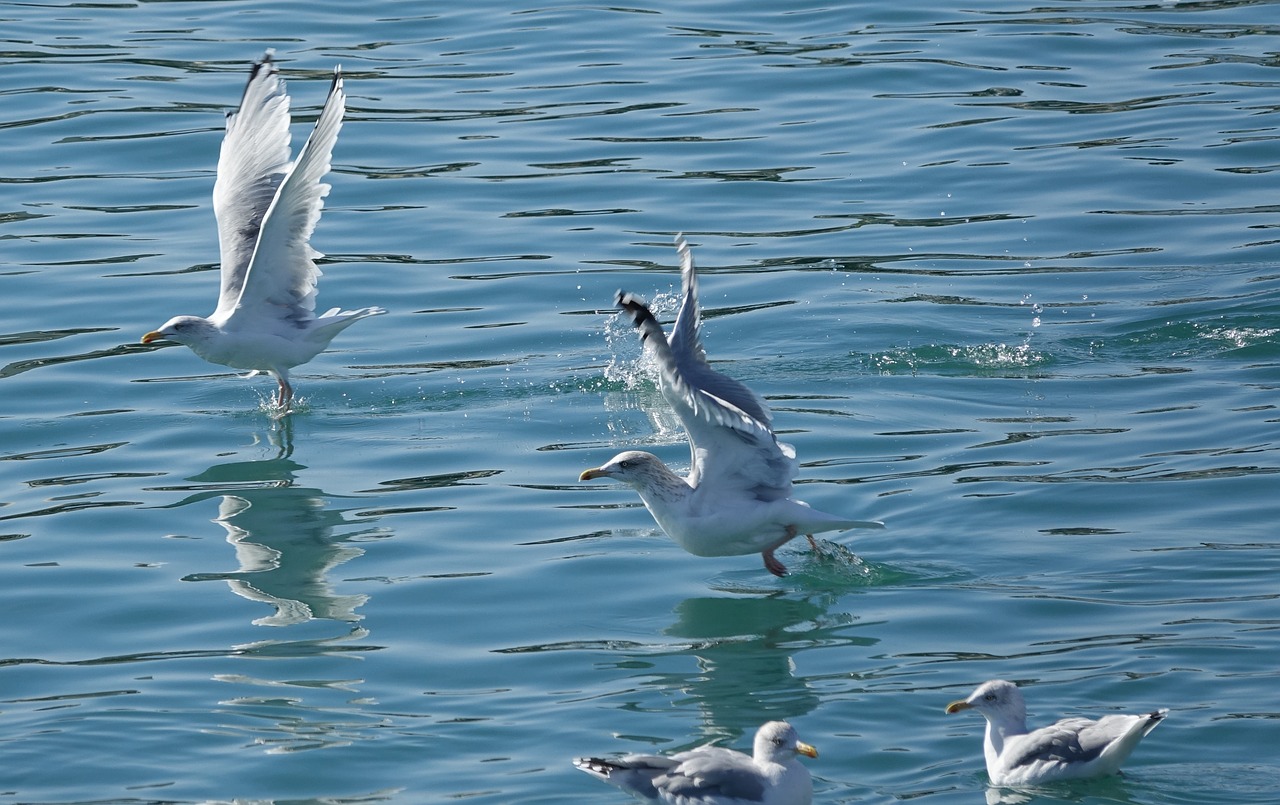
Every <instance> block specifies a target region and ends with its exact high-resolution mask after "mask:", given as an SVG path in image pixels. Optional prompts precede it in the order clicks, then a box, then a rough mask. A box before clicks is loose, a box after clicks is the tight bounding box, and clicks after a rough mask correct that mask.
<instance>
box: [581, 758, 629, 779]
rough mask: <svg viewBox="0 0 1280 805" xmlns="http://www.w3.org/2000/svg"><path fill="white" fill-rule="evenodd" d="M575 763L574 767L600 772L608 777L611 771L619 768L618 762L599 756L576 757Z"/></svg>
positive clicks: (595, 772)
mask: <svg viewBox="0 0 1280 805" xmlns="http://www.w3.org/2000/svg"><path fill="white" fill-rule="evenodd" d="M573 765H574V768H577V769H581V770H583V771H585V772H590V773H593V774H598V775H600V776H601V777H608V776H609V775H610V774H611V773H613V772H615V771H617V770H618V766H617V764H615V763H611V762H609V761H607V760H605V759H604V758H599V757H576V758H574V759H573Z"/></svg>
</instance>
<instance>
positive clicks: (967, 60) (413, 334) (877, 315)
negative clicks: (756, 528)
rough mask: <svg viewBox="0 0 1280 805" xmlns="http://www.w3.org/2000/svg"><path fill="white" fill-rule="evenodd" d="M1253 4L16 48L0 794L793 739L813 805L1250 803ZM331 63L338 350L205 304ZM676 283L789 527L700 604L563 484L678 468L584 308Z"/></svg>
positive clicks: (1265, 91)
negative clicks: (985, 696) (242, 170)
mask: <svg viewBox="0 0 1280 805" xmlns="http://www.w3.org/2000/svg"><path fill="white" fill-rule="evenodd" d="M1278 12H1280V4H1278V3H1267V2H1252V3H1236V2H1229V1H1228V0H1219V1H1218V2H1212V1H1210V2H1195V3H1190V2H1152V3H1141V4H1131V5H1126V4H1124V3H1105V2H1063V3H1059V4H1056V5H1048V6H1045V5H1018V4H1013V3H1007V2H986V3H978V4H976V5H973V4H970V5H968V6H965V7H964V8H959V9H958V8H955V7H954V4H945V3H899V4H868V3H846V4H829V5H821V4H813V5H811V4H806V3H772V4H763V3H761V4H743V3H729V2H721V3H712V2H707V3H698V2H695V3H676V2H670V1H669V0H655V1H654V2H649V3H646V4H643V5H635V6H616V7H611V6H598V5H561V6H538V5H529V4H519V3H507V4H498V3H475V4H462V5H458V4H448V5H446V4H435V3H416V4H411V3H405V2H400V3H396V2H388V1H387V0H373V2H366V3H360V4H356V5H352V4H350V3H335V2H330V0H310V1H309V2H306V3H296V2H294V3H283V2H281V3H261V2H253V1H252V0H240V1H238V2H230V1H224V2H163V3H159V2H152V3H133V2H113V3H95V4H76V3H66V4H56V3H40V2H35V3H22V4H18V3H6V4H3V5H0V26H2V28H0V31H3V32H2V33H0V39H2V40H3V44H4V47H3V52H0V68H2V69H0V96H2V97H3V100H4V105H3V111H2V113H0V114H2V117H0V156H2V157H3V163H2V164H3V166H4V167H3V168H2V169H0V185H2V187H0V201H2V205H0V247H2V248H0V299H2V300H3V310H4V314H3V323H2V324H0V436H2V441H0V606H2V607H3V612H4V613H5V617H4V618H3V619H0V651H2V652H3V654H2V656H3V658H4V659H3V660H0V801H3V802H15V803H17V802H22V803H90V802H93V803H105V802H111V803H144V802H146V803H151V802H166V803H210V802H217V803H230V802H236V803H276V804H277V805H283V803H291V804H292V803H339V802H342V803H355V802H394V803H420V802H444V801H455V800H464V801H469V802H482V803H567V802H583V803H585V802H624V801H626V799H625V797H624V796H623V795H621V794H619V793H618V792H616V791H614V790H612V789H610V788H608V787H606V786H603V785H601V784H600V783H598V782H596V781H593V780H591V779H590V778H588V777H587V776H586V775H583V774H581V773H579V772H577V771H575V770H574V769H573V768H572V767H571V766H570V765H569V760H570V758H572V757H573V756H575V755H580V754H611V753H619V752H626V751H638V750H656V751H675V750H678V749H681V748H686V747H689V746H693V745H696V744H698V743H702V742H704V741H707V740H719V741H721V742H723V743H725V744H727V745H731V746H735V747H738V748H745V747H747V746H748V745H749V742H750V736H751V734H752V732H753V731H754V729H755V727H756V726H757V725H758V724H760V723H761V722H763V721H765V720H768V719H772V718H787V719H789V720H791V721H792V722H793V723H794V724H795V725H796V727H797V729H798V730H799V732H800V735H801V737H802V738H803V739H804V740H806V741H808V742H810V743H812V744H814V745H816V746H817V747H818V749H819V750H820V752H821V756H820V757H819V758H817V759H816V760H813V761H807V765H808V766H809V768H810V769H811V770H812V772H813V774H814V778H815V790H816V796H815V801H819V802H825V803H847V802H894V801H900V800H908V799H910V800H914V801H923V802H928V803H951V802H957V803H982V802H986V801H988V800H989V799H994V800H1002V801H1010V802H1022V801H1026V802H1049V801H1056V800H1066V801H1071V802H1080V803H1141V804H1143V805H1147V804H1150V805H1156V804H1157V803H1161V804H1164V803H1188V804H1194V805H1214V804H1215V803H1229V804H1230V805H1238V804H1239V803H1246V804H1247V803H1272V802H1274V801H1276V798H1277V791H1278V790H1280V787H1278V785H1277V783H1276V780H1277V777H1278V774H1280V764H1278V763H1277V762H1276V760H1275V758H1274V751H1273V750H1272V749H1271V748H1270V747H1273V746H1274V744H1275V726H1274V725H1275V724H1276V723H1277V722H1276V719H1277V718H1280V704H1277V697H1276V691H1277V689H1278V688H1277V685H1278V684H1280V671H1277V657H1278V656H1280V653H1278V652H1280V613H1278V611H1277V610H1276V609H1275V608H1274V607H1276V599H1277V592H1276V578H1277V573H1278V571H1280V559H1278V558H1277V553H1278V550H1280V535H1278V534H1277V527H1276V523H1277V521H1278V520H1280V500H1278V496H1277V482H1278V481H1280V479H1277V477H1276V476H1277V473H1278V472H1280V456H1278V455H1277V447H1278V445H1280V409H1278V408H1277V389H1278V388H1280V268H1278V266H1280V203H1277V198H1280V196H1278V195H1277V191H1280V185H1277V181H1276V177H1277V175H1280V174H1278V172H1277V171H1278V169H1280V157H1277V154H1278V153H1280V151H1278V150H1277V148H1278V146H1280V105H1278V104H1277V102H1276V97H1277V89H1278V88H1280V62H1278V61H1277V57H1276V42H1277V41H1280V40H1277V38H1276V37H1277V34H1280V16H1278ZM267 47H274V48H275V49H276V51H277V58H278V60H279V61H280V63H281V64H282V66H283V69H284V71H285V74H286V76H287V78H288V79H289V82H290V84H289V86H290V90H291V92H292V95H293V98H294V109H295V115H296V118H295V119H296V120H297V124H296V126H295V129H294V140H295V145H296V144H298V143H300V142H301V140H302V137H304V136H305V133H306V129H307V127H308V126H309V124H310V122H311V121H312V120H313V119H314V115H315V114H316V112H317V111H318V108H319V105H320V104H321V103H322V101H323V98H324V93H325V90H326V88H327V85H328V81H329V76H330V74H331V71H332V69H333V66H334V65H335V64H336V63H341V64H342V67H343V70H344V72H345V74H346V76H347V83H346V86H347V91H348V93H349V102H348V109H349V111H348V118H347V124H346V125H345V127H344V128H343V131H342V134H341V137H340V139H339V142H338V146H337V149H336V151H335V154H334V171H333V173H332V174H331V175H330V181H331V183H332V185H333V192H332V194H331V195H330V197H329V199H328V201H327V204H326V208H325V212H324V217H323V219H322V220H321V222H320V225H319V227H318V229H317V231H316V234H315V237H314V240H313V243H314V245H315V246H316V248H318V249H320V250H321V251H323V252H325V253H326V254H327V255H328V257H327V258H326V260H325V261H324V264H323V268H324V271H325V276H324V278H323V280H322V282H321V285H320V297H319V303H320V304H321V305H322V306H324V307H325V308H327V307H330V306H334V305H341V306H344V307H347V308H353V307H360V306H367V305H382V306H384V307H386V308H388V309H389V310H390V311H391V312H390V314H389V315H387V316H380V317H377V318H375V319H370V320H368V321H364V322H361V323H359V324H358V325H356V326H354V327H352V328H351V329H349V330H347V331H346V332H344V333H343V334H342V335H341V336H340V337H339V338H338V340H337V341H335V343H334V348H333V349H331V350H330V351H329V352H326V353H324V354H323V355H321V356H320V357H318V358H317V359H316V360H315V361H313V362H312V363H310V364H308V365H306V366H304V367H300V368H299V370H298V371H297V372H296V373H295V379H296V383H295V385H296V387H297V389H298V393H299V395H300V396H301V398H302V401H301V404H300V406H299V408H298V410H297V411H296V412H295V413H294V414H292V415H291V416H289V417H287V418H285V419H279V418H277V417H273V416H272V414H271V412H270V410H269V406H268V405H267V401H268V399H269V398H270V395H271V394H272V393H273V391H274V386H273V384H272V383H271V382H270V380H268V379H264V378H258V379H252V380H243V379H240V378H237V377H235V376H234V375H232V374H230V373H228V372H227V371H226V370H224V369H222V368H220V367H216V366H212V365H209V364H205V363H203V362H201V361H200V360H199V359H198V358H196V357H195V356H194V355H193V354H191V353H190V352H189V351H188V350H186V349H184V348H166V349H158V350H153V349H151V348H148V347H142V346H140V345H139V344H138V343H137V340H138V337H139V336H140V335H141V334H142V333H144V332H146V331H147V330H150V329H153V328H154V327H156V326H157V325H159V324H161V323H163V322H164V321H165V320H166V319H168V318H169V317H170V316H172V315H174V314H177V313H194V314H201V315H204V314H207V313H209V312H210V311H212V309H213V307H214V297H215V295H216V287H217V277H216V273H215V272H216V263H217V244H216V236H215V230H214V224H213V215H212V210H211V206H210V201H209V196H210V192H211V190H212V186H213V180H214V173H213V170H214V166H215V164H216V159H217V153H218V146H219V143H220V140H221V128H222V116H223V114H224V113H225V112H226V111H228V110H230V109H231V108H233V107H234V105H235V104H236V103H237V102H238V100H239V97H240V91H241V88H242V86H243V82H244V78H245V76H246V71H247V68H248V65H249V64H250V63H251V62H252V61H253V60H254V59H255V58H257V57H258V56H260V55H261V53H262V51H263V50H264V49H266V48H267ZM679 231H683V232H686V233H688V236H689V239H690V241H691V242H692V243H693V246H694V250H695V255H696V256H697V258H698V260H699V263H700V265H701V267H702V294H703V304H704V306H705V308H706V314H707V317H706V319H707V320H706V327H705V340H706V344H707V348H708V350H709V353H710V355H711V357H712V358H713V359H714V360H715V361H716V362H717V366H718V367H719V368H720V369H722V370H723V371H725V372H727V373H729V374H731V375H732V376H734V377H736V378H738V379H740V380H742V381H744V382H746V383H748V384H749V385H751V386H752V387H753V388H755V389H756V390H757V391H758V392H760V393H761V394H763V395H765V396H766V397H767V399H768V400H769V401H770V404H771V405H772V407H773V409H774V413H775V422H776V424H777V426H778V428H779V431H780V432H781V433H782V434H783V437H784V439H785V440H786V441H788V442H791V443H793V444H794V445H795V446H796V448H797V451H798V453H799V456H800V459H801V461H802V464H803V467H802V470H801V475H800V479H799V480H800V485H799V487H798V489H799V493H800V496H801V497H802V498H804V499H805V500H807V501H809V502H810V503H812V504H813V505H815V506H817V507H818V508H821V509H823V510H826V511H832V512H837V513H841V514H845V515H847V516H850V517H854V518H859V519H870V518H875V519H881V520H883V521H884V522H885V523H886V524H887V528H886V529H885V530H883V531H879V532H870V531H867V532H853V533H851V534H847V535H837V536H836V537H835V538H834V539H833V540H830V541H828V542H826V543H824V547H825V554H824V556H822V557H818V556H814V555H812V554H810V553H809V551H808V547H807V545H805V544H804V541H803V540H800V541H797V544H796V545H794V546H791V547H788V548H786V549H784V550H783V551H782V552H781V558H782V559H783V561H784V562H786V563H787V564H788V565H789V566H790V567H791V568H792V569H793V571H794V573H793V575H792V576H790V577H788V578H786V579H781V580H779V579H775V578H773V577H771V576H769V575H768V574H767V573H765V572H764V570H763V569H762V568H761V566H760V562H759V557H756V556H745V557H729V558H723V559H698V558H695V557H691V556H689V555H687V554H685V553H684V552H683V551H681V550H680V549H679V548H677V547H676V546H675V545H674V544H673V543H672V542H671V541H670V540H668V539H667V538H666V537H665V536H663V535H662V534H661V532H659V531H658V530H657V528H656V526H655V525H654V523H653V521H652V520H651V519H650V517H649V516H648V514H647V513H646V512H645V511H644V509H643V508H642V507H640V506H639V503H638V500H637V499H636V497H635V496H634V494H632V493H631V492H630V491H629V490H627V489H625V488H622V487H618V486H613V485H609V484H604V483H596V484H580V483H578V482H577V480H576V479H577V476H578V473H579V472H580V471H581V470H583V469H585V468H587V467H592V466H597V465H598V464H600V463H601V462H603V461H604V460H606V459H607V458H609V457H610V456H612V455H613V454H614V453H615V452H618V451H619V450H620V449H623V448H625V447H630V446H636V445H643V446H645V449H651V450H654V451H656V452H658V453H659V454H660V455H661V456H662V457H663V458H664V459H665V460H667V461H669V462H671V463H673V464H680V463H681V462H685V461H687V460H688V453H687V449H686V447H685V446H684V442H683V438H682V435H681V433H680V431H679V428H678V424H677V423H676V422H675V421H674V420H673V419H672V418H671V416H670V414H669V413H667V412H665V411H663V410H662V408H661V398H660V397H659V395H658V393H657V390H656V386H655V383H654V374H653V372H652V369H651V368H650V367H649V366H648V365H647V364H646V363H645V362H644V361H643V360H642V359H641V352H640V348H639V344H638V342H637V339H636V337H635V335H634V333H633V332H631V331H630V329H629V328H628V327H627V325H626V324H625V323H623V322H621V321H619V320H618V319H617V318H615V317H613V316H612V314H611V305H612V299H613V294H614V292H615V290H616V289H618V288H625V289H627V290H630V291H634V292H637V293H640V294H643V295H645V296H648V297H649V298H651V299H654V300H655V303H656V304H657V305H658V306H659V308H660V309H661V310H662V311H664V313H665V315H668V316H669V315H670V314H671V313H672V312H673V310H674V291H675V290H676V289H677V286H678V275H677V272H676V268H675V267H676V255H675V251H674V249H673V247H672V238H673V236H674V234H675V233H676V232H679ZM994 677H1004V678H1008V679H1012V680H1015V681H1017V682H1018V683H1019V684H1021V685H1023V686H1024V687H1025V688H1026V693H1027V698H1028V701H1029V706H1030V710H1031V713H1032V721H1033V723H1038V722H1044V721H1047V720H1050V719H1052V718H1056V717H1058V716H1061V715H1065V714H1086V715H1095V716H1096V715H1102V714H1105V713H1111V712H1138V711H1143V710H1150V709H1154V708H1156V707H1168V708H1170V709H1171V711H1172V712H1171V715H1170V717H1169V718H1168V720H1167V721H1166V722H1165V723H1164V724H1163V725H1162V726H1161V727H1160V728H1159V729H1158V730H1156V731H1155V732H1154V733H1152V734H1151V736H1150V737H1148V738H1147V739H1146V740H1145V741H1144V743H1143V745H1142V746H1140V747H1139V749H1138V751H1137V752H1136V753H1135V755H1134V756H1133V757H1132V758H1131V759H1130V761H1129V763H1128V764H1127V767H1126V774H1125V776H1124V777H1120V778H1111V779H1107V780H1102V781H1097V782H1094V783H1088V784H1078V785H1070V786H1063V787H1058V788H1054V789H1050V790H1047V791H1040V792H1030V793H1021V794H1019V793H1010V792H996V791H988V790H987V786H986V774H985V771H984V770H983V768H982V760H981V748H980V742H981V733H982V721H981V719H980V718H978V717H976V716H973V717H965V716H960V715H958V716H951V717H949V716H946V715H944V714H943V712H942V710H943V707H944V706H945V704H946V703H947V702H948V701H951V700H952V699H955V698H958V697H960V696H962V695H964V694H966V693H967V692H968V691H969V690H971V689H972V688H973V687H974V686H975V685H976V684H977V683H978V682H981V681H982V680H985V679H989V678H994Z"/></svg>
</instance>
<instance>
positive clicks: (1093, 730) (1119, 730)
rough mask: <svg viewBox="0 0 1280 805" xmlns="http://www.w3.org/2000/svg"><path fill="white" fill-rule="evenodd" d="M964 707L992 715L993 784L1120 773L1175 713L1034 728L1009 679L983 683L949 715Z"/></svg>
mask: <svg viewBox="0 0 1280 805" xmlns="http://www.w3.org/2000/svg"><path fill="white" fill-rule="evenodd" d="M961 710H977V711H978V712H979V713H982V715H983V716H984V717H985V718H986V719H987V735H986V739H985V740H984V741H983V745H982V750H983V754H984V755H985V756H986V759H987V775H988V776H989V777H990V778H991V783H992V784H993V785H1014V786H1016V785H1039V784H1041V783H1051V782H1055V781H1057V780H1077V779H1080V778H1084V777H1101V776H1103V775H1107V774H1115V773H1116V772H1117V771H1119V769H1120V764H1121V763H1123V762H1124V761H1125V759H1126V758H1128V757H1129V753H1131V752H1132V751H1133V749H1134V747H1135V746H1137V745H1138V741H1140V740H1142V738H1143V737H1144V736H1145V735H1146V734H1147V733H1148V732H1151V731H1152V730H1153V729H1155V728H1156V725H1158V724H1159V723H1160V722H1161V721H1162V720H1163V719H1164V717H1165V716H1166V715H1167V714H1168V712H1169V711H1168V710H1156V711H1155V712H1152V713H1147V714H1146V715H1141V716H1130V715H1123V716H1104V717H1102V718H1100V719H1098V720H1097V721H1094V720H1092V719H1088V718H1064V719H1062V720H1061V721H1059V722H1057V723H1055V724H1051V725H1049V726H1047V727H1041V728H1040V729H1037V730H1034V731H1031V732H1028V731H1027V705H1026V703H1025V702H1024V701H1023V699H1022V691H1020V690H1018V687H1017V685H1014V684H1013V683H1012V682H1006V681H1004V680H1003V679H993V680H991V681H990V682H983V683H982V684H981V685H979V686H978V689H977V690H975V691H974V692H973V693H972V694H970V695H969V698H967V699H961V700H960V701H956V702H952V703H951V704H949V705H947V712H948V713H958V712H960V711H961Z"/></svg>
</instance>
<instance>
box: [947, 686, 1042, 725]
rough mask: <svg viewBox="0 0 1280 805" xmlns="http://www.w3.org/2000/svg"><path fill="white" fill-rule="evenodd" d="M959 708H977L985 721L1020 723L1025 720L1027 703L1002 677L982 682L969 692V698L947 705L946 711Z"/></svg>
mask: <svg viewBox="0 0 1280 805" xmlns="http://www.w3.org/2000/svg"><path fill="white" fill-rule="evenodd" d="M961 710H977V711H978V712H979V713H982V715H983V716H985V717H986V719H987V721H990V722H993V723H996V724H1016V725H1021V724H1026V722H1027V704H1026V702H1025V701H1024V700H1023V698H1022V691H1020V690H1018V686H1017V685H1015V684H1013V683H1012V682H1006V681H1005V680H1003V679H993V680H991V681H990V682H983V683H982V684H981V685H979V686H978V688H977V690H975V691H974V692H973V693H970V694H969V698H967V699H960V700H959V701H955V702H952V703H951V704H949V705H947V712H948V713H958V712H960V711H961Z"/></svg>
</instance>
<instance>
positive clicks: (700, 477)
mask: <svg viewBox="0 0 1280 805" xmlns="http://www.w3.org/2000/svg"><path fill="white" fill-rule="evenodd" d="M676 247H677V248H678V249H679V251H680V258H681V275H682V282H683V286H684V291H683V298H682V301H681V304H680V311H679V313H677V314H676V321H675V325H674V326H673V328H672V336H671V340H670V341H668V340H667V336H666V333H665V332H663V330H662V325H661V324H659V323H658V320H657V319H656V318H655V317H654V315H653V313H652V311H650V310H649V307H648V305H646V304H645V303H644V302H643V301H642V300H640V299H639V298H637V297H635V296H632V295H631V294H626V293H621V292H620V293H619V294H618V306H619V307H620V308H622V310H623V311H624V312H626V313H627V314H628V315H629V316H630V317H631V319H632V321H633V322H634V324H635V326H636V328H637V329H638V330H639V331H640V337H641V339H642V340H643V341H644V343H645V345H646V346H647V347H648V348H649V349H651V350H653V352H654V355H655V356H656V358H657V360H658V366H659V372H660V377H659V386H660V387H661V389H662V396H663V397H664V398H665V399H666V401H667V402H668V403H669V404H670V405H671V407H672V408H673V409H674V410H675V412H676V415H677V416H678V417H679V418H680V422H681V424H683V425H684V429H685V432H686V433H688V435H689V442H690V448H691V450H692V453H693V472H692V473H691V475H690V479H689V480H690V483H691V484H692V485H693V486H694V487H695V488H700V487H712V488H721V489H725V490H731V491H736V492H738V493H740V494H742V493H745V494H749V495H752V496H754V497H757V498H759V499H761V500H777V499H781V498H786V497H789V496H790V494H791V479H792V478H793V477H795V472H796V464H795V451H794V450H793V449H792V448H791V446H790V445H784V444H781V443H779V442H778V440H777V439H776V438H775V437H774V434H773V429H772V427H771V417H770V414H769V408H768V406H767V405H765V403H764V401H763V400H761V399H760V397H759V396H757V395H756V394H755V392H753V391H752V390H751V389H749V388H747V387H746V386H745V385H743V384H742V383H740V382H738V381H737V380H734V379H733V378H731V377H728V376H726V375H724V374H721V373H720V372H717V371H716V370H715V369H713V368H711V364H710V363H708V362H707V356H706V350H705V349H704V348H703V346H702V340H701V338H700V327H701V324H700V321H699V312H698V278H697V273H696V270H695V268H694V264H693V255H692V254H691V253H690V251H689V246H688V244H687V243H686V242H685V240H684V238H683V236H682V237H679V238H678V239H677V240H676Z"/></svg>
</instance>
